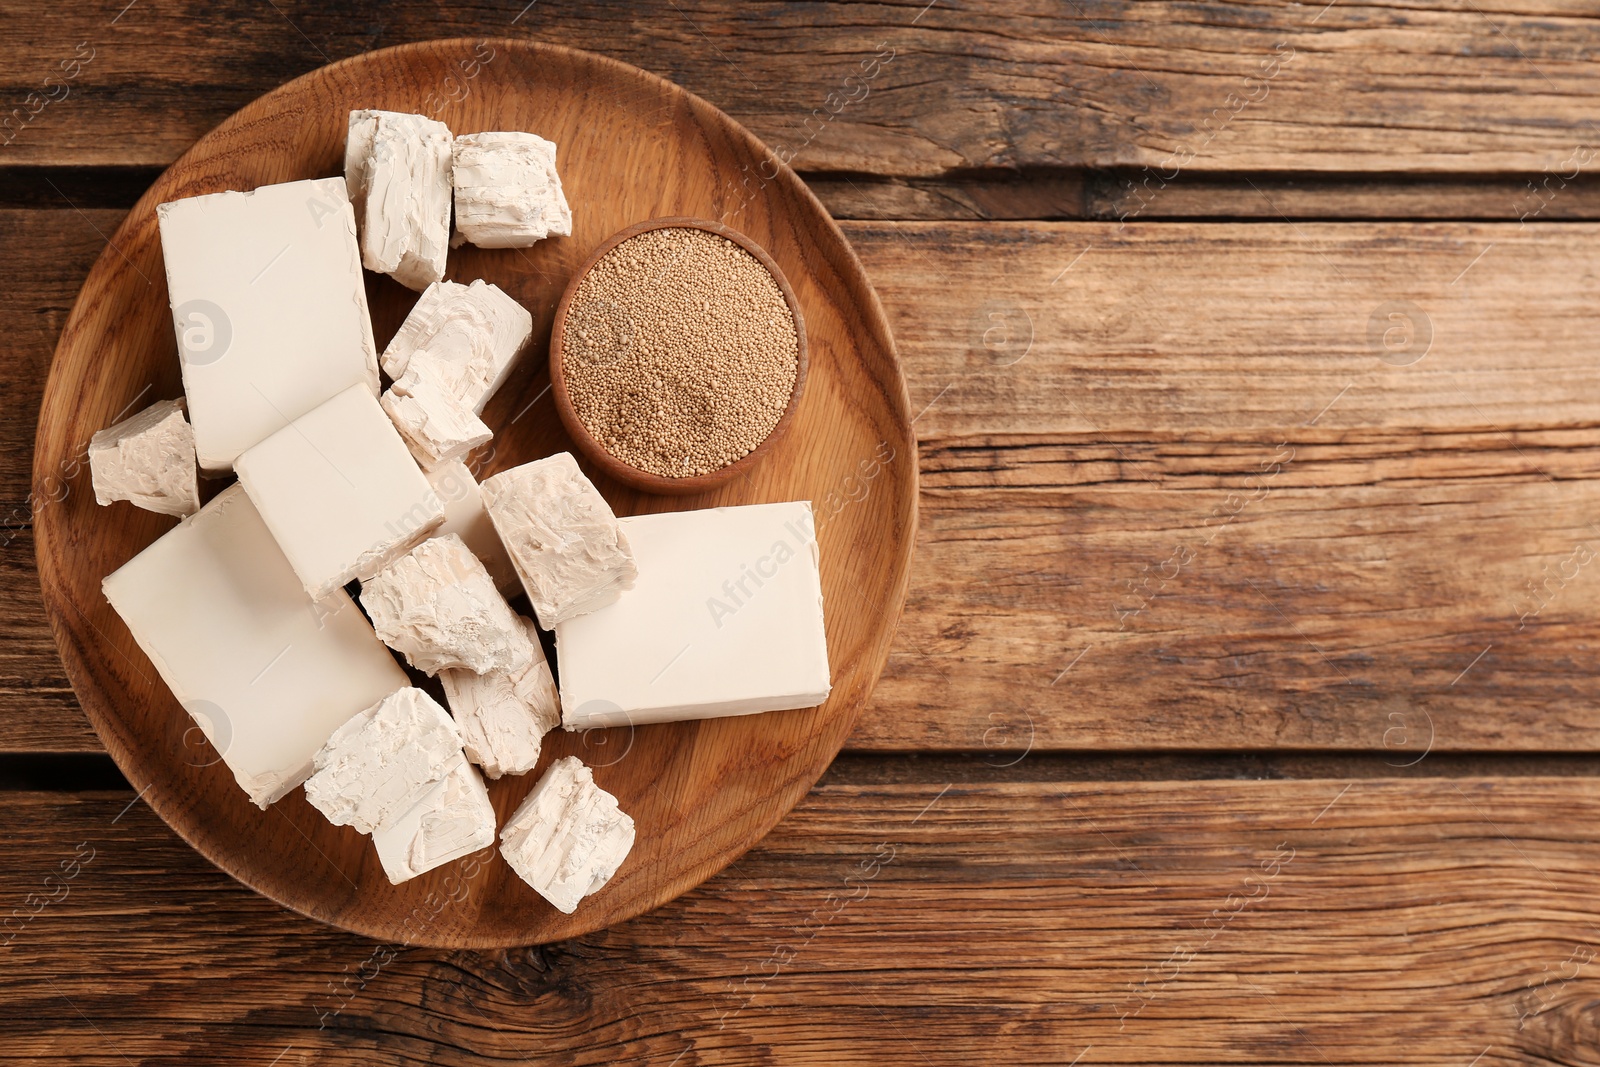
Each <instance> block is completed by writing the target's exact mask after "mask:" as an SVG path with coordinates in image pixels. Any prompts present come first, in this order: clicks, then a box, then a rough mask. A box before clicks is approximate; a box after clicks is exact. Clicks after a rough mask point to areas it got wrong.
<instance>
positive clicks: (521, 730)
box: [439, 619, 561, 778]
mask: <svg viewBox="0 0 1600 1067" xmlns="http://www.w3.org/2000/svg"><path fill="white" fill-rule="evenodd" d="M521 622H522V625H523V629H524V630H525V631H526V633H527V635H528V642H529V645H530V646H531V647H530V653H531V658H530V660H529V662H528V665H527V666H526V667H523V668H522V669H521V670H518V671H486V672H484V673H483V674H474V673H473V672H472V671H468V670H460V669H455V670H445V671H440V672H439V681H440V682H441V683H443V685H444V696H445V703H447V704H449V705H450V714H451V715H453V716H454V717H455V720H456V729H458V730H460V731H461V747H462V749H463V750H464V751H465V752H466V754H467V759H469V760H471V761H472V762H473V763H476V764H477V765H478V766H480V767H482V768H483V773H484V774H487V775H488V776H489V777H490V778H499V777H500V776H502V775H506V774H526V773H528V772H529V771H531V770H533V768H534V765H535V764H537V763H538V762H539V751H540V748H541V742H542V741H543V739H544V735H545V734H547V733H549V732H550V731H551V730H554V729H555V728H556V727H557V726H560V725H561V702H560V698H559V696H557V694H556V683H555V678H554V677H553V676H552V675H551V673H550V663H549V661H548V660H546V659H545V657H544V648H543V647H542V646H541V645H540V644H539V632H538V631H537V630H536V629H534V625H533V623H532V622H530V621H528V620H527V619H523V620H521Z"/></svg>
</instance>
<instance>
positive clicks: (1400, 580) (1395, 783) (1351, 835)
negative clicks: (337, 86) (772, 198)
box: [0, 0, 1600, 1067]
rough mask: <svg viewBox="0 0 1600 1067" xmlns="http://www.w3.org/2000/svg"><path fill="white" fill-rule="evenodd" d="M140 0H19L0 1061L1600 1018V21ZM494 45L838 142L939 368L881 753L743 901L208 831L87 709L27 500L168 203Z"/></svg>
mask: <svg viewBox="0 0 1600 1067" xmlns="http://www.w3.org/2000/svg"><path fill="white" fill-rule="evenodd" d="M123 3H124V0H112V2H111V3H108V4H91V5H82V6H80V5H67V4H44V3H37V2H32V3H22V4H17V5H13V10H12V11H11V12H10V13H8V14H7V15H5V16H4V23H3V25H4V28H5V39H6V41H7V48H6V49H5V55H4V57H3V58H0V70H3V77H4V84H5V99H6V100H7V101H9V103H8V104H7V105H6V106H8V107H11V106H15V107H17V108H19V110H18V111H14V112H12V115H13V118H12V120H11V123H10V125H9V127H7V131H6V135H8V136H10V138H11V140H10V143H9V144H7V145H6V146H5V147H4V148H3V149H0V233H3V235H4V252H5V254H4V255H3V256H0V334H3V335H4V337H5V339H6V342H5V353H6V354H5V358H4V359H3V360H0V382H3V390H4V392H3V395H4V397H5V399H6V401H7V402H6V403H5V404H4V405H0V506H3V508H4V511H5V513H6V514H7V518H6V519H5V520H4V526H5V530H4V532H3V538H4V541H5V543H4V547H3V549H0V571H3V573H4V575H5V580H4V581H3V582H0V605H3V608H0V627H3V633H4V641H3V643H0V694H3V696H0V748H3V752H4V755H3V756H0V786H3V787H4V788H3V790H0V825H3V826H4V828H5V832H4V834H3V836H0V905H3V907H0V915H11V916H15V918H14V919H12V920H11V921H10V922H9V923H8V924H7V925H6V926H5V929H4V932H3V933H0V939H9V940H8V941H6V943H4V944H0V1049H3V1051H4V1056H5V1059H6V1060H7V1061H8V1062H52V1063H54V1062H63V1063H65V1062H71V1063H74V1064H112V1065H114V1064H123V1063H140V1064H143V1063H178V1062H184V1063H188V1062H227V1063H255V1064H262V1065H267V1064H274V1063H275V1064H282V1065H289V1064H311V1063H317V1064H325V1063H364V1064H365V1063H372V1064H378V1063H436V1064H467V1063H474V1064H476V1063H483V1062H492V1061H501V1060H504V1061H515V1062H523V1061H531V1062H552V1063H554V1062H562V1063H595V1064H613V1063H651V1064H660V1065H662V1067H670V1065H672V1064H678V1065H681V1067H689V1065H691V1064H707V1063H717V1064H767V1063H782V1064H797V1063H818V1064H823V1063H829V1064H831V1063H856V1062H861V1063H867V1062H871V1063H884V1062H889V1063H908V1064H916V1063H927V1064H945V1063H962V1064H965V1063H973V1062H1000V1063H1006V1064H1015V1063H1061V1064H1068V1063H1080V1064H1092V1063H1113V1062H1115V1063H1198V1062H1208V1063H1221V1062H1226V1063H1274V1064H1281V1063H1308V1064H1323V1063H1327V1064H1369V1063H1370V1064H1396V1063H1406V1064H1424V1063H1426V1064H1440V1065H1456V1067H1469V1065H1474V1064H1476V1065H1481V1067H1490V1065H1498V1064H1506V1063H1564V1064H1578V1063H1583V1064H1593V1063H1600V1015H1597V1012H1600V1008H1597V1004H1600V964H1597V963H1596V956H1597V955H1600V927H1597V923H1600V903H1597V900H1600V893H1597V889H1600V830H1597V829H1596V827H1597V825H1600V782H1597V779H1596V777H1595V776H1596V774H1597V773H1600V760H1597V759H1596V757H1595V752H1596V749H1597V747H1600V713H1597V711H1596V705H1597V698H1600V671H1597V670H1596V652H1597V649H1600V598H1597V590H1600V584H1596V583H1600V565H1594V560H1595V554H1596V552H1597V551H1600V526H1597V525H1596V523H1600V360H1597V359H1596V353H1595V341H1596V336H1597V331H1596V329H1595V326H1596V316H1597V311H1596V297H1597V288H1600V240H1597V238H1600V230H1597V227H1596V224H1595V222H1594V221H1591V220H1594V219H1596V218H1600V184H1597V183H1596V182H1595V181H1594V179H1593V176H1592V171H1593V170H1594V169H1595V167H1596V166H1597V165H1600V159H1597V156H1600V130H1597V128H1596V127H1595V125H1594V123H1593V122H1592V121H1591V116H1592V115H1593V113H1594V108H1593V107H1592V106H1591V104H1592V102H1593V101H1594V100H1595V99H1596V98H1597V97H1600V60H1597V57H1600V23H1597V22H1596V21H1595V19H1594V17H1593V10H1592V8H1591V7H1586V6H1585V5H1582V4H1578V3H1551V2H1549V0H1545V2H1544V3H1533V4H1521V5H1511V6H1510V7H1507V6H1506V5H1498V6H1494V7H1491V6H1489V5H1481V4H1480V2H1478V0H1450V2H1449V3H1442V2H1435V0H1418V2H1417V3H1412V4H1406V5H1399V6H1396V5H1389V6H1374V5H1359V4H1356V3H1354V2H1352V0H1335V2H1334V3H1331V4H1328V5H1327V6H1325V7H1324V6H1321V4H1320V3H1311V4H1306V5H1302V4H1295V3H1284V2H1261V3H1199V4H1192V3H1172V2H1165V0H1147V2H1145V3H1137V4H1136V3H1128V2H1120V0H1065V2H1063V3H1059V4H1043V5H1033V6H1031V7H1026V8H1024V7H1023V6H1021V5H1009V4H1002V3H992V4H984V3H960V4H957V5H952V4H950V3H947V2H937V3H933V4H929V5H928V6H926V7H924V6H923V5H922V3H921V0H915V2H909V3H901V4H882V3H880V4H862V5H852V4H836V3H814V4H805V5H799V4H794V5H790V4H736V3H728V2H725V0H668V2H667V3H665V4H654V3H652V4H643V5H638V4H630V3H625V2H621V0H617V2H603V3H569V4H563V3H542V4H540V3H536V4H529V5H528V6H527V7H526V8H523V7H522V0H514V2H512V3H508V4H498V3H495V4H476V3H474V4H457V5H437V6H436V5H433V4H423V3H416V2H412V0H406V2H402V3H396V4H378V3H360V4H345V5H340V6H341V8H343V9H344V10H342V11H340V12H338V13H335V12H332V11H325V10H321V9H320V8H318V7H317V6H315V5H310V4H302V3H289V2H285V0H278V2H269V3H264V4H255V3H237V2H234V0H214V2H212V3H209V4H205V5H200V6H198V7H192V8H190V9H187V10H179V9H178V8H176V7H174V6H173V5H170V4H163V3H159V2H156V0H135V2H134V3H132V4H129V5H128V6H127V7H123V6H122V5H123ZM458 35H484V36H520V37H533V38H537V39H540V40H548V41H556V42H561V43H565V44H571V45H576V46H578V47H583V48H589V49H593V50H596V51H601V52H605V53H608V54H610V55H612V56H615V57H618V58H620V59H624V60H627V61H628V62H631V63H634V64H637V65H639V66H641V67H644V68H646V69H649V70H651V71H654V72H656V73H659V74H662V75H665V76H667V77H669V78H672V79H674V80H676V81H678V82H679V83H681V84H683V85H684V86H686V87H688V88H689V89H691V90H693V91H695V92H697V93H700V94H702V95H703V96H705V97H707V98H708V99H709V100H711V101H712V102H713V103H715V104H717V105H718V106H720V107H722V108H724V109H725V110H726V111H728V112H729V113H730V114H732V115H733V116H734V117H735V118H737V119H739V120H740V121H742V122H744V123H746V124H747V125H748V126H749V127H750V128H751V129H752V130H754V131H755V132H756V133H757V134H758V135H759V136H761V137H763V138H764V139H766V140H767V142H768V143H769V144H771V145H773V146H774V147H776V148H787V149H789V150H790V152H791V153H792V154H793V157H794V164H795V166H796V168H797V169H798V170H800V171H801V173H802V174H803V175H805V176H806V177H807V179H808V180H809V181H810V182H811V183H812V185H813V187H814V188H815V189H816V191H817V192H818V194H819V195H820V196H821V197H822V198H823V199H824V201H825V202H826V203H827V205H828V206H829V208H830V210H831V211H832V212H833V213H834V214H835V216H836V217H838V218H839V219H840V220H842V225H843V226H844V228H845V231H846V233H847V234H848V236H849V238H850V240H851V241H852V242H853V243H854V244H855V247H856V249H857V251H858V252H859V254H860V255H861V257H862V259H863V261H864V262H865V264H866V266H867V269H868V272H869V274H870V275H871V277H872V278H873V280H874V283H875V284H876V286H877V287H878V291H879V294H880V295H881V297H882V300H883V303H884V306H885V307H886V309H887V311H888V314H889V316H890V319H891V323H892V325H893V328H894V330H895V334H896V337H897V340H898V343H899V346H900V352H901V357H902V359H903V361H904V365H905V373H906V376H907V380H908V383H909V388H910V392H911V397H912V401H913V406H914V408H915V409H916V410H918V411H920V415H919V417H918V420H917V423H916V428H917V431H918V437H919V440H920V446H921V455H920V457H919V461H920V464H921V474H922V484H923V499H922V527H921V531H920V535H919V543H918V554H917V558H916V564H915V568H914V575H913V578H912V587H911V594H910V599H909V601H908V604H907V608H906V612H905V617H904V620H903V621H902V623H901V625H900V630H899V638H898V643H897V646H896V651H895V653H894V655H893V657H892V658H891V661H890V664H889V667H888V669H887V671H886V672H885V675H884V677H883V680H882V682H881V683H880V685H879V687H878V689H877V692H876V696H875V698H874V701H873V704H872V706H871V708H870V709H869V710H868V712H867V713H866V714H865V715H864V716H863V718H862V720H861V722H860V725H859V727H858V729H857V730H856V732H855V735H854V737H853V738H852V740H851V742H850V745H849V747H848V749H847V751H846V752H845V754H844V755H843V756H841V758H840V759H839V760H838V762H837V763H836V764H835V766H834V768H833V769H832V770H831V771H830V772H829V773H828V775H827V777H826V778H825V779H824V780H823V781H822V782H821V783H820V784H819V785H818V786H817V788H816V789H815V790H814V791H813V793H812V794H811V795H810V796H809V797H808V798H807V799H806V801H805V802H804V803H802V805H801V806H800V807H799V808H798V809H797V810H796V811H795V812H794V813H793V814H792V815H791V816H790V817H789V818H788V819H786V820H785V821H784V822H783V823H782V824H780V826H779V827H778V829H777V830H776V831H775V832H774V833H773V834H772V835H771V836H770V837H769V838H768V839H767V840H766V841H765V842H764V843H763V844H762V845H761V846H760V847H758V848H757V849H756V850H755V851H753V852H751V853H749V854H748V855H747V856H746V857H744V858H743V859H742V860H740V861H739V862H738V863H737V864H735V865H734V866H733V867H731V868H729V869H728V870H727V871H726V872H724V873H723V874H722V875H720V876H718V877H716V878H714V879H713V880H712V881H711V882H709V883H707V884H706V885H705V886H703V887H702V888H701V889H699V890H697V891H695V892H692V893H690V894H689V895H687V896H685V897H683V898H682V899H680V900H678V901H677V902H676V903H674V904H672V905H670V906H668V907H665V908H663V909H661V910H660V911H657V912H655V913H653V914H651V915H648V916H646V917H644V918H641V919H639V920H636V921H634V922H631V923H628V924H626V925H623V926H620V927H617V928H614V929H611V930H608V931H606V932H604V933H601V934H597V935H594V936H591V937H586V938H581V939H579V940H576V941H571V942H565V943H560V944H555V945H550V946H546V947H543V948H537V949H528V950H522V951H512V952H503V953H480V952H442V951H433V950H422V949H409V948H406V947H405V946H400V945H390V946H380V945H374V944H372V943H370V942H366V941H363V940H362V939H360V938H357V937H353V936H348V935H345V934H342V933H339V932H336V931H334V930H331V929H327V928H324V927H322V926H319V925H316V924H314V923H312V922H309V921H307V920H304V919H301V918H299V917H297V916H295V915H293V914H290V913H287V912H285V911H283V910H282V909H280V908H278V907H276V906H275V905H273V904H271V903H269V902H267V901H265V900H263V899H261V898H259V897H257V896H255V895H254V894H252V893H251V892H249V891H248V890H245V889H243V888H241V887H240V886H238V885H236V884H234V883H232V882H231V881H230V880H229V879H228V878H226V877H225V876H224V875H222V874H220V873H218V872H217V871H216V870H214V869H213V868H211V867H210V866H209V865H208V864H207V863H205V862H204V861H203V860H201V859H200V858H199V857H198V856H196V855H195V854H194V853H192V852H191V851H190V850H189V849H188V848H187V847H186V846H185V845H184V844H183V843H182V842H181V841H180V840H178V839H177V838H176V836H175V835H174V834H173V833H171V832H170V831H169V830H168V829H167V828H166V826H165V825H163V824H162V823H161V822H160V821H159V820H157V819H156V818H155V817H154V816H153V815H152V814H151V813H150V812H149V810H148V809H147V808H146V807H145V806H144V805H143V804H142V803H139V802H138V801H137V800H136V798H135V796H134V794H133V792H132V790H130V789H128V788H127V786H126V784H125V783H124V782H122V780H121V778H120V776H119V775H118V774H117V772H116V770H115V768H114V767H113V766H112V765H111V763H110V761H109V760H108V759H107V758H106V757H105V756H104V755H103V753H102V752H101V749H100V746H99V743H98V741H97V740H96V738H95V736H94V734H93V733H92V731H91V730H90V729H89V727H88V726H87V724H86V722H85V720H84V718H83V716H82V714H81V712H80V711H79V710H78V708H77V706H76V704H75V702H74V699H73V695H72V692H71V689H70V687H69V686H68V685H67V683H66V681H65V679H64V677H63V673H62V670H61V668H60V665H59V660H58V658H57V655H56V651H55V647H54V644H53V642H52V638H51V635H50V632H49V629H48V627H47V624H46V622H45V619H44V616H43V611H42V608H41V607H40V604H39V596H38V588H37V582H36V579H35V576H34V563H33V544H32V540H31V537H30V519H31V516H32V514H33V513H34V511H35V509H36V508H38V507H48V506H50V503H49V498H50V496H52V495H57V494H59V493H60V492H63V491H66V492H80V493H81V492H89V491H90V489H89V482H88V476H87V473H86V472H85V473H80V474H77V475H76V476H74V477H70V478H67V479H65V480H64V481H61V482H57V483H55V484H53V485H38V486H33V487H32V489H33V494H34V495H33V496H32V497H30V485H29V478H30V475H29V469H30V454H31V445H32V436H33V431H34V426H35V421H36V414H37V408H38V401H39V395H40V390H41V388H42V385H43V381H44V377H45V374H46V372H47V369H48V365H49V361H50V354H51V351H52V348H53V346H54V344H55V340H56V337H57V335H58V333H59V331H60V329H61V325H62V322H63V320H64V318H65V315H66V313H67V310H68V308H69V307H70V306H71V303H72V301H73V298H74V296H75V294H76V292H77V290H78V287H79V285H80V283H81V281H82V279H83V277H84V275H85V273H86V271H87V270H88V268H89V266H90V264H91V263H92V262H93V260H94V259H95V257H96V256H98V255H100V254H101V252H102V250H103V249H104V247H105V245H106V235H107V234H109V233H110V232H111V231H112V230H113V229H114V227H115V226H116V225H117V223H118V221H119V220H120V219H121V217H122V215H123V213H124V212H125V211H126V209H127V208H128V207H129V206H130V205H131V204H132V203H133V201H134V199H135V198H136V197H137V195H138V194H139V193H140V192H141V191H142V190H143V189H144V188H145V187H147V186H148V184H149V183H150V182H151V181H152V180H153V178H154V177H155V175H156V174H157V173H159V171H160V169H161V168H162V167H164V166H165V165H166V164H168V163H169V162H170V161H171V160H172V159H174V158H175V157H176V156H177V155H178V154H179V153H180V152H181V151H182V150H183V149H184V148H185V147H186V146H187V145H188V144H189V143H190V142H191V141H192V140H193V139H194V138H195V137H196V136H198V135H199V134H200V133H201V132H203V131H204V130H206V129H207V128H209V127H210V126H211V125H213V124H214V123H216V122H217V121H219V120H220V119H221V118H223V117H224V116H225V115H227V114H228V113H230V112H231V111H233V110H235V109H236V108H237V107H239V106H241V105H242V104H244V103H245V102H247V101H248V100H250V99H251V98H253V97H255V96H256V95H258V94H260V93H261V92H263V91H265V90H267V89H269V88H271V87H273V86H275V85H277V84H279V83H281V82H283V81H285V80H287V79H289V78H291V77H294V76H295V75H298V74H300V73H303V72H305V71H307V70H310V69H312V68H314V67H317V66H319V65H321V64H323V63H325V62H328V61H331V60H337V59H339V58H342V57H345V56H349V55H353V54H356V53H359V52H362V51H365V50H368V49H372V48H378V47H382V46H385V45H390V44H397V43H400V42H403V41H409V40H417V39H424V38H430V37H443V36H458ZM869 57H877V61H876V63H875V68H876V69H875V72H874V74H873V76H871V77H870V78H867V79H865V80H862V79H861V78H860V77H859V75H860V72H861V71H862V70H863V68H862V61H863V60H865V59H868V58H869ZM853 74H854V75H857V78H856V79H855V80H853V81H852V82H850V83H848V84H847V83H846V82H845V79H846V78H847V77H849V76H851V75H853ZM863 87H864V88H863ZM30 92H32V93H36V94H38V95H37V96H35V97H33V98H31V100H30V98H29V97H28V94H29V93H30ZM63 94H65V95H63ZM52 97H53V98H54V99H50V98H52ZM40 101H47V102H45V103H42V104H41V103H40ZM30 111H36V112H37V113H36V114H33V115H32V116H31V117H30V116H29V112H30Z"/></svg>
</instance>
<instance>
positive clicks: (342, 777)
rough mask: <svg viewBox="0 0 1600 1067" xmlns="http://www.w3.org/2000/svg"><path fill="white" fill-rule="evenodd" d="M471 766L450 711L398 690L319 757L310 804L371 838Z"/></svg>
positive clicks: (416, 692)
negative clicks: (441, 782) (444, 780)
mask: <svg viewBox="0 0 1600 1067" xmlns="http://www.w3.org/2000/svg"><path fill="white" fill-rule="evenodd" d="M465 759H466V757H464V756H463V755H462V754H461V735H460V734H459V733H457V732H456V726H455V723H454V722H452V721H451V720H450V716H449V715H447V714H445V710H444V709H443V708H441V707H440V706H439V705H438V703H437V702H436V701H435V700H434V699H433V698H432V697H430V696H429V695H428V694H427V693H424V692H423V691H422V690H420V689H414V688H411V687H406V688H404V689H398V690H396V691H395V692H393V693H391V694H389V695H388V696H386V697H384V698H383V699H382V700H380V701H379V702H378V703H376V704H374V705H373V706H372V707H370V708H368V709H367V710H366V711H363V712H362V713H361V714H359V715H357V716H356V717H355V718H353V719H351V720H350V721H349V722H347V723H345V724H344V725H343V726H341V727H339V729H338V730H336V731H334V733H333V736H332V737H330V738H328V742H327V744H325V745H323V746H322V748H321V749H319V750H318V751H317V754H316V756H315V757H314V758H313V766H314V767H315V773H314V774H312V775H311V777H310V778H307V779H306V799H307V800H308V801H310V802H311V806H312V807H314V808H316V809H317V810H318V811H320V812H322V814H324V815H326V816H327V817H328V821H329V822H331V823H333V825H335V826H353V827H355V828H356V829H357V830H360V831H361V832H362V833H364V834H370V833H372V832H373V831H374V830H376V829H378V828H379V827H384V826H388V825H389V824H390V823H391V822H393V821H394V820H396V819H398V818H400V817H401V816H403V815H405V814H406V813H407V812H409V811H410V810H411V809H412V808H413V807H415V806H416V805H417V802H418V801H420V800H422V798H423V797H425V796H426V795H427V794H428V790H429V788H430V787H431V786H432V785H433V784H434V783H435V782H437V781H439V780H440V779H442V778H444V777H445V775H447V774H449V773H450V772H451V771H453V770H455V769H456V768H457V767H459V766H461V764H462V763H463V762H464V761H465Z"/></svg>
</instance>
